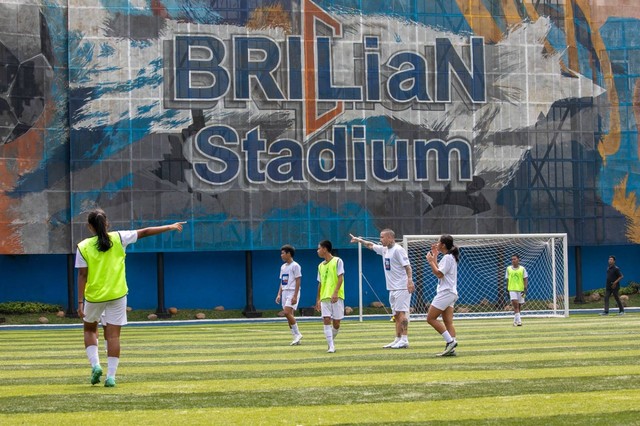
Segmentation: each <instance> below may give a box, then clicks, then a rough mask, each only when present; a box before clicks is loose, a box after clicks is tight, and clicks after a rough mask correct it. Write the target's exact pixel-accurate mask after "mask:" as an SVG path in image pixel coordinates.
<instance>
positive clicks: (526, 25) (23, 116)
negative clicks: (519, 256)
mask: <svg viewBox="0 0 640 426" xmlns="http://www.w3.org/2000/svg"><path fill="white" fill-rule="evenodd" d="M601 3H604V2H601V1H596V0H590V1H589V0H524V1H522V0H507V1H504V0H501V1H497V0H433V1H411V0H404V1H403V0H396V1H382V0H379V1H378V0H366V1H365V0H361V1H358V0H326V1H321V0H316V1H311V0H295V1H294V0H292V1H277V0H269V1H266V0H265V1H258V0H243V1H231V0H219V1H216V0H182V1H178V0H175V1H174V0H82V1H80V0H69V1H62V0H30V1H20V2H17V1H7V0H0V66H1V67H2V70H3V73H1V74H0V144H1V145H0V253H5V254H20V253H32V254H35V253H68V252H71V251H72V249H73V247H74V246H75V244H76V243H77V242H78V241H79V240H80V239H82V238H84V237H86V236H87V235H88V234H87V230H86V227H85V221H86V212H87V211H88V210H90V209H92V208H94V207H95V206H99V207H101V208H103V209H105V210H106V211H107V213H108V215H109V217H110V220H111V222H112V227H113V228H131V227H139V226H145V225H153V224H156V223H164V222H166V221H172V220H176V219H184V220H188V221H189V229H188V231H187V232H185V233H183V234H181V235H171V236H166V237H164V238H157V239H148V240H144V241H141V242H140V243H139V244H137V245H136V250H138V251H156V250H170V251H208V250H253V249H274V248H279V247H280V246H281V245H282V244H284V243H290V244H293V245H295V246H296V247H298V248H314V247H315V246H316V245H317V242H318V241H319V240H321V239H325V238H329V239H332V240H334V241H335V245H337V246H338V247H340V246H346V245H348V239H347V238H346V237H345V236H346V235H347V234H348V233H349V232H353V233H356V234H360V235H366V236H374V237H375V236H377V235H378V233H379V230H380V229H382V228H384V227H391V228H393V229H395V230H396V233H397V234H399V235H403V234H425V233H428V234H437V233H441V232H447V233H453V234H462V233H464V234H467V233H529V232H567V233H568V234H569V241H570V243H571V244H572V245H600V244H626V243H637V242H640V210H639V206H638V200H637V199H636V193H637V191H638V189H639V188H640V170H639V169H638V149H639V145H638V137H639V135H638V128H637V121H638V119H640V83H639V79H638V77H640V34H639V33H640V25H638V24H639V20H640V5H637V6H636V5H634V6H631V5H630V2H628V1H626V0H610V1H607V2H606V6H603V5H602V4H601Z"/></svg>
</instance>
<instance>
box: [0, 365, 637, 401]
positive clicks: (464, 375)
mask: <svg viewBox="0 0 640 426" xmlns="http://www.w3.org/2000/svg"><path fill="white" fill-rule="evenodd" d="M330 370H331V369H330ZM88 371H89V370H88V369H85V373H86V374H85V376H86V377H87V378H88V376H89V374H88ZM76 373H78V374H80V373H81V372H80V371H76ZM166 373H167V375H168V376H173V377H179V376H176V375H175V373H173V374H172V372H171V371H168V372H166ZM194 373H195V374H194V376H197V373H198V372H197V371H195V372H194ZM611 373H612V372H611V369H610V368H609V367H602V368H597V367H592V368H589V369H585V368H582V367H575V368H566V367H565V368H542V369H528V370H518V371H514V370H504V369H494V370H482V371H474V372H469V371H449V370H444V371H443V370H437V371H433V370H429V369H427V368H425V369H424V370H423V371H415V370H413V371H395V372H392V373H388V374H385V373H377V374H340V375H339V377H340V384H341V385H342V386H356V385H359V386H371V385H376V384H379V383H381V382H382V383H394V384H405V385H412V384H416V383H439V382H447V383H451V384H455V383H466V382H468V381H475V382H481V381H488V382H491V381H495V380H510V379H513V378H514V377H517V378H518V379H520V380H529V379H545V378H567V379H571V378H576V377H597V376H609V375H611ZM624 374H625V375H640V366H639V365H627V366H625V368H624ZM163 375H164V374H163ZM163 375H162V376H163ZM162 376H161V378H162V379H164V380H161V381H157V380H156V379H155V377H154V376H153V375H152V373H151V372H150V373H148V374H147V375H146V377H148V378H149V379H153V380H149V379H148V380H147V381H144V382H139V383H135V382H131V383H132V384H133V385H134V386H131V387H130V388H129V387H125V386H123V390H122V391H121V393H131V394H135V393H137V392H143V393H144V394H153V393H166V392H180V391H181V390H184V391H189V392H207V391H210V390H212V389H225V390H227V391H234V392H244V391H251V390H253V389H256V388H259V389H262V390H269V389H271V390H278V389H293V388H305V387H307V388H308V387H321V386H327V387H330V386H334V385H335V382H336V374H335V373H331V374H325V375H316V376H305V374H304V371H303V370H300V371H299V372H298V374H295V375H290V376H285V377H254V378H253V379H252V380H247V379H246V378H239V379H234V378H226V379H222V380H217V379H196V378H194V380H197V381H196V382H195V383H194V382H192V381H184V383H183V382H182V381H181V380H167V378H164V377H162ZM79 377H80V376H79ZM126 379H127V376H126V375H124V374H122V375H121V377H120V381H121V382H122V383H126ZM85 380H86V381H88V379H85ZM80 384H81V383H78V385H80ZM0 389H1V390H2V396H3V397H10V396H20V395H22V396H30V395H40V394H43V393H45V394H46V393H48V390H47V388H42V387H40V388H38V387H34V386H31V385H15V384H13V385H11V386H2V387H0ZM52 390H53V391H54V392H56V393H67V392H69V393H75V392H77V389H75V387H74V386H69V387H68V388H67V387H65V388H59V389H52Z"/></svg>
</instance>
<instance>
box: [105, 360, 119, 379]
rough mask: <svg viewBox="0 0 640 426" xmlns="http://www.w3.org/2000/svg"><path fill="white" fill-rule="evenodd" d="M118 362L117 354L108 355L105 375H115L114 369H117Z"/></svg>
mask: <svg viewBox="0 0 640 426" xmlns="http://www.w3.org/2000/svg"><path fill="white" fill-rule="evenodd" d="M119 363H120V358H118V357H117V356H110V357H108V358H107V377H116V370H117V369H118V364H119Z"/></svg>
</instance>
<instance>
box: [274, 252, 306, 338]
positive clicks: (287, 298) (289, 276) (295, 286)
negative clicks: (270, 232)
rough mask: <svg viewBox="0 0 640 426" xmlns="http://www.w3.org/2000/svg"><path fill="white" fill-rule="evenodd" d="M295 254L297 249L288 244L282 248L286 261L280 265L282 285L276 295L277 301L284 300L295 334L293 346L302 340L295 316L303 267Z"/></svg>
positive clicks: (290, 326)
mask: <svg viewBox="0 0 640 426" xmlns="http://www.w3.org/2000/svg"><path fill="white" fill-rule="evenodd" d="M295 254H296V249H294V248H293V247H292V246H290V245H288V244H287V245H284V246H282V247H281V248H280V258H281V259H282V261H283V262H284V263H283V264H282V266H281V267H280V285H279V286H278V295H277V296H276V303H280V302H281V301H282V309H283V310H284V316H285V317H287V321H288V322H289V328H290V329H291V334H292V335H293V341H292V342H291V343H290V345H291V346H294V345H299V344H300V340H302V334H301V333H300V330H298V323H297V322H296V318H295V316H294V314H295V311H296V309H298V301H299V300H300V281H301V280H302V269H301V268H300V265H299V264H298V262H296V261H294V260H293V256H295Z"/></svg>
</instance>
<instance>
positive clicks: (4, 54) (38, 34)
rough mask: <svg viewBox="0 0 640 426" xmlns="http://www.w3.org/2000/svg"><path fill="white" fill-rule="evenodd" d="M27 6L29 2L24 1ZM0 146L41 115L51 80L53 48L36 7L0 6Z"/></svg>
mask: <svg viewBox="0 0 640 426" xmlns="http://www.w3.org/2000/svg"><path fill="white" fill-rule="evenodd" d="M25 3H30V2H25ZM0 16H2V18H3V19H2V26H1V27H0V145H4V144H6V143H9V142H11V141H13V140H15V139H17V138H19V137H20V136H22V135H23V134H25V133H26V132H27V131H28V130H29V129H31V127H32V126H33V125H34V124H35V123H36V121H37V120H38V119H39V118H40V117H41V116H42V113H43V111H44V107H45V101H46V98H47V94H48V93H49V89H50V87H51V81H52V80H53V68H52V66H51V64H52V63H53V47H52V45H51V38H50V36H49V29H48V26H47V22H46V19H45V17H44V15H43V14H42V12H41V11H40V8H39V7H38V5H36V4H18V3H14V4H6V3H2V4H0Z"/></svg>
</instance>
